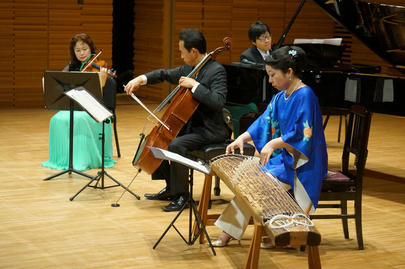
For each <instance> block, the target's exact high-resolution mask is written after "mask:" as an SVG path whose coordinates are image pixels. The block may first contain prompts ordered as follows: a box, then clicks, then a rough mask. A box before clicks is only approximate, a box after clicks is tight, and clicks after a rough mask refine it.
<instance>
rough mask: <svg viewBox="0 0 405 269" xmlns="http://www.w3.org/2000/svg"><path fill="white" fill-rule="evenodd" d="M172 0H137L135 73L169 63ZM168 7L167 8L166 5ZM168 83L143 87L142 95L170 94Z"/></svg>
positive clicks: (154, 96) (154, 97)
mask: <svg viewBox="0 0 405 269" xmlns="http://www.w3.org/2000/svg"><path fill="white" fill-rule="evenodd" d="M168 2H169V1H164V0H140V1H135V7H134V9H135V29H134V40H135V41H134V73H135V75H139V74H144V73H146V72H149V71H152V70H154V69H157V68H161V67H164V66H166V67H167V66H168V56H167V55H168V53H169V50H168V47H169V43H168V42H169V41H168V40H169V36H170V35H169V32H168V29H169V25H168V23H167V20H168V16H169V15H168V14H165V10H166V11H168V10H170V8H169V7H166V5H168ZM165 7H166V9H165ZM167 91H168V90H167V84H158V85H152V86H148V87H143V88H142V89H141V90H140V91H139V93H138V94H139V95H141V96H146V97H149V98H151V99H155V100H158V99H161V98H162V97H163V96H164V95H165V94H166V95H167Z"/></svg>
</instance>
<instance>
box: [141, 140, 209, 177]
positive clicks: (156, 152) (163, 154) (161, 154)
mask: <svg viewBox="0 0 405 269" xmlns="http://www.w3.org/2000/svg"><path fill="white" fill-rule="evenodd" d="M149 148H150V150H151V151H152V154H153V156H154V157H155V158H157V159H163V160H170V161H174V162H178V163H181V164H183V165H185V166H187V167H190V168H193V169H194V170H197V171H200V172H201V173H204V174H207V175H208V174H209V173H210V172H211V168H210V167H208V166H205V165H202V164H200V163H198V162H195V161H193V160H190V159H188V158H185V157H183V156H181V155H179V154H177V153H174V152H170V151H167V150H164V149H161V148H155V147H149Z"/></svg>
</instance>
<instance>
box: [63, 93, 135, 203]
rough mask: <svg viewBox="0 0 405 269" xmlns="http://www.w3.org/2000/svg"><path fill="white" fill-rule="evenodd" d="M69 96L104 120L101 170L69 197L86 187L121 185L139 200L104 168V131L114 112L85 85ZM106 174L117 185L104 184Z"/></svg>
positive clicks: (92, 114)
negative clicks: (92, 184)
mask: <svg viewBox="0 0 405 269" xmlns="http://www.w3.org/2000/svg"><path fill="white" fill-rule="evenodd" d="M65 94H66V95H67V96H69V97H70V98H71V99H73V100H75V101H76V102H77V103H79V104H80V106H82V107H83V108H84V109H85V110H86V111H87V112H88V113H89V115H91V116H92V117H93V118H94V119H95V120H96V121H97V122H103V127H102V133H101V134H100V135H101V137H100V139H101V171H99V172H98V173H97V175H96V176H95V177H92V178H91V179H90V181H89V182H88V183H87V184H86V185H84V187H82V188H81V189H80V190H79V191H78V192H77V193H76V194H75V195H73V196H72V197H70V198H69V200H70V201H73V199H74V198H75V197H76V196H77V195H79V193H81V192H82V191H83V190H84V189H85V188H87V187H91V188H95V189H106V188H112V187H118V186H121V187H122V188H124V189H125V190H126V191H128V192H129V193H131V194H132V195H133V196H135V197H136V198H137V199H138V200H139V199H140V197H139V196H138V195H136V194H135V193H133V192H132V191H130V190H129V189H128V188H127V187H125V186H124V185H122V184H121V183H120V182H119V181H118V180H116V179H115V178H113V177H112V176H110V175H109V174H108V173H107V172H106V171H105V169H104V152H105V150H104V148H105V145H104V144H105V131H104V125H105V123H109V121H110V120H109V118H111V117H112V116H113V114H112V113H111V112H110V111H109V110H108V109H107V108H106V107H104V106H103V105H102V104H100V103H99V102H98V100H97V99H96V98H95V97H94V96H93V95H91V94H90V93H88V92H87V91H86V89H85V88H83V87H78V88H76V89H72V90H70V91H68V92H65ZM104 176H107V177H109V178H110V179H111V180H112V181H114V182H115V183H116V185H110V186H105V185H104ZM93 181H96V184H95V185H94V186H91V185H90V184H91V183H92V182H93ZM100 181H101V184H100V186H99V183H100Z"/></svg>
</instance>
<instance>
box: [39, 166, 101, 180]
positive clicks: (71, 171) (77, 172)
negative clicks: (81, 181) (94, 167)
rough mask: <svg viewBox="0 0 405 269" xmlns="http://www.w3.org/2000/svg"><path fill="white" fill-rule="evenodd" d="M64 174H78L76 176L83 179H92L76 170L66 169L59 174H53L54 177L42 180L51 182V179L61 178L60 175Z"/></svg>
mask: <svg viewBox="0 0 405 269" xmlns="http://www.w3.org/2000/svg"><path fill="white" fill-rule="evenodd" d="M66 173H69V175H70V174H72V173H76V174H78V175H80V176H84V177H88V178H93V177H92V176H90V175H88V174H85V173H82V172H80V171H78V170H75V169H67V170H65V171H62V172H60V173H57V174H55V175H53V176H50V177H47V178H44V181H47V180H51V179H52V178H55V177H58V176H61V175H63V174H66Z"/></svg>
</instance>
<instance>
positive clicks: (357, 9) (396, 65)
mask: <svg viewBox="0 0 405 269" xmlns="http://www.w3.org/2000/svg"><path fill="white" fill-rule="evenodd" d="M303 2H304V0H303ZM313 2H315V3H316V4H317V5H318V6H319V7H320V8H321V9H323V10H324V11H325V12H327V13H328V14H329V15H330V16H331V17H332V18H333V19H334V20H335V21H337V22H338V23H339V24H341V25H342V26H343V27H345V28H346V29H348V30H349V31H350V32H351V33H352V34H354V35H355V36H356V37H357V38H359V39H360V40H361V41H362V42H363V43H364V44H365V45H366V46H367V47H369V48H370V49H371V50H372V51H373V52H375V53H376V54H377V55H378V56H380V57H381V58H382V59H383V60H385V61H386V62H387V63H388V64H389V65H391V66H392V69H393V70H395V71H396V72H395V74H383V73H381V68H380V67H379V66H368V65H360V64H357V65H356V64H350V65H348V64H342V53H343V51H344V49H345V46H344V45H343V46H334V45H327V44H299V45H298V46H301V47H302V48H303V49H304V50H305V51H306V53H307V55H308V59H309V65H308V67H307V68H306V70H305V71H304V72H303V75H302V80H303V81H304V83H306V84H307V85H309V86H311V87H312V88H313V90H314V92H315V93H316V95H317V96H318V99H319V103H320V105H321V107H338V108H339V107H350V106H351V105H353V104H359V105H362V106H364V107H366V108H367V109H368V110H369V111H371V112H377V113H384V114H393V115H400V116H405V7H402V6H393V5H386V4H375V3H369V2H365V1H359V0H333V1H331V0H313ZM300 7H301V6H300ZM299 10H300V8H299ZM299 10H298V11H297V13H298V12H299ZM291 24H292V22H291ZM289 27H290V25H289ZM289 27H287V28H289ZM286 31H288V30H286ZM285 35H286V33H284V35H283V37H282V38H284V37H285ZM331 37H332V36H331ZM335 37H336V36H335ZM281 43H282V40H281V42H280V41H279V42H278V43H277V44H276V46H280V45H281ZM225 68H226V69H227V71H228V72H229V74H228V81H230V82H231V81H233V82H232V83H233V84H231V85H230V86H229V91H228V97H227V98H228V100H231V102H230V103H231V105H236V104H238V103H239V104H246V102H247V101H253V102H255V103H256V104H258V106H259V112H260V110H261V109H260V104H262V107H263V103H268V102H269V100H270V99H271V95H272V94H274V93H275V92H276V90H275V89H273V88H272V87H271V85H270V84H269V83H268V82H266V83H264V81H265V80H266V79H267V75H266V74H265V71H264V70H258V69H260V68H258V67H257V66H253V65H250V66H249V65H246V64H245V65H244V63H233V64H232V66H225ZM249 69H251V71H249ZM241 73H246V74H244V75H243V76H244V77H246V78H247V77H251V78H256V81H255V82H253V84H254V85H256V86H253V87H258V88H259V89H257V90H256V91H255V94H256V98H253V97H252V96H251V95H248V94H247V93H246V92H245V93H243V91H244V90H243V89H245V90H246V89H250V90H249V91H254V89H252V86H250V87H249V88H247V87H246V85H243V84H241V85H239V86H238V85H237V84H238V81H239V82H240V81H242V82H243V83H244V84H246V82H245V80H244V79H242V80H241V79H237V78H236V74H241ZM251 73H254V74H251ZM238 87H240V88H239V90H238ZM263 87H264V88H263ZM266 88H267V89H266ZM241 93H243V94H241Z"/></svg>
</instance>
